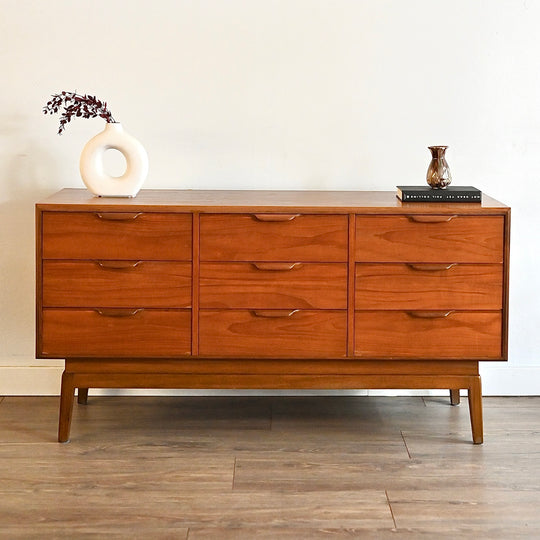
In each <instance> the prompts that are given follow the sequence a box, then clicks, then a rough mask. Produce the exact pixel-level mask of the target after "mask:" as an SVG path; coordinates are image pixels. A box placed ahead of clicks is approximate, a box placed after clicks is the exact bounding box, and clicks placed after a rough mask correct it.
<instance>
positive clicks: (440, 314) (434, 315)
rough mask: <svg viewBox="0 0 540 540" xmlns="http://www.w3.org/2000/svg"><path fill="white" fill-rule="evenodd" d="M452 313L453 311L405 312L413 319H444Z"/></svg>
mask: <svg viewBox="0 0 540 540" xmlns="http://www.w3.org/2000/svg"><path fill="white" fill-rule="evenodd" d="M452 313H454V310H453V309H451V310H450V311H407V315H408V316H409V317H413V318H414V319H445V318H446V317H448V316H450V315H451V314H452Z"/></svg>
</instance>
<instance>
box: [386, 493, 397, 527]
mask: <svg viewBox="0 0 540 540" xmlns="http://www.w3.org/2000/svg"><path fill="white" fill-rule="evenodd" d="M384 494H385V496H386V502H387V503H388V508H389V509H390V515H391V516H392V521H393V522H394V529H396V530H397V525H396V517H395V516H394V511H393V510H392V505H391V504H390V498H389V497H388V491H387V490H386V489H385V490H384Z"/></svg>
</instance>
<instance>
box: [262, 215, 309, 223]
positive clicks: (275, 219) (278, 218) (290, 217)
mask: <svg viewBox="0 0 540 540" xmlns="http://www.w3.org/2000/svg"><path fill="white" fill-rule="evenodd" d="M299 215H300V214H253V217H254V218H255V219H256V220H257V221H273V222H279V221H292V220H293V219H295V218H297V217H298V216H299Z"/></svg>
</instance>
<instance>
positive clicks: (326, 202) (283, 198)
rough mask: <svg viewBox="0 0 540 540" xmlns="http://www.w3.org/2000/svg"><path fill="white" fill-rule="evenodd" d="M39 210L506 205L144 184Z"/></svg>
mask: <svg viewBox="0 0 540 540" xmlns="http://www.w3.org/2000/svg"><path fill="white" fill-rule="evenodd" d="M36 206H37V208H38V209H40V210H48V211H54V210H62V211H79V212H80V211H106V210H113V209H114V211H122V210H124V211H142V210H144V211H161V212H192V211H195V212H233V213H236V212H283V210H287V209H289V208H290V209H291V210H292V209H294V210H295V211H298V212H305V213H307V212H315V213H338V214H346V213H356V212H358V213H365V214H370V213H374V214H376V213H381V210H383V211H384V213H387V214H407V213H412V212H414V213H422V214H506V213H508V212H509V211H510V209H509V208H508V207H507V206H506V205H504V204H502V203H500V202H498V201H496V200H495V199H492V198H491V197H489V196H487V195H485V194H482V202H481V203H416V202H415V203H403V202H401V201H400V200H399V199H398V198H397V197H396V194H395V192H394V191H263V190H260V191H258V190H223V191H220V190H167V189H143V190H141V191H140V192H139V194H138V195H137V197H134V198H131V199H130V198H116V197H94V196H93V195H92V194H91V193H90V192H89V191H87V190H86V189H71V188H67V189H63V190H61V191H59V192H58V193H55V194H54V195H52V196H50V197H48V198H47V199H44V200H42V201H40V202H38V203H37V205H36Z"/></svg>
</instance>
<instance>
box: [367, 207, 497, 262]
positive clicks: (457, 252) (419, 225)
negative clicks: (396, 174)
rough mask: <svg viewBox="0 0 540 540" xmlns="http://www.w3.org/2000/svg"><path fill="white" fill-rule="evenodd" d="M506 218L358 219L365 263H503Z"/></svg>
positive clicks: (397, 217) (406, 217)
mask: <svg viewBox="0 0 540 540" xmlns="http://www.w3.org/2000/svg"><path fill="white" fill-rule="evenodd" d="M503 239H504V217H502V216H448V215H435V216H433V215H411V216H357V217H356V260H357V261H361V262H364V261H365V262H437V263H442V262H448V263H451V262H478V263H501V262H502V260H503Z"/></svg>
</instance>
